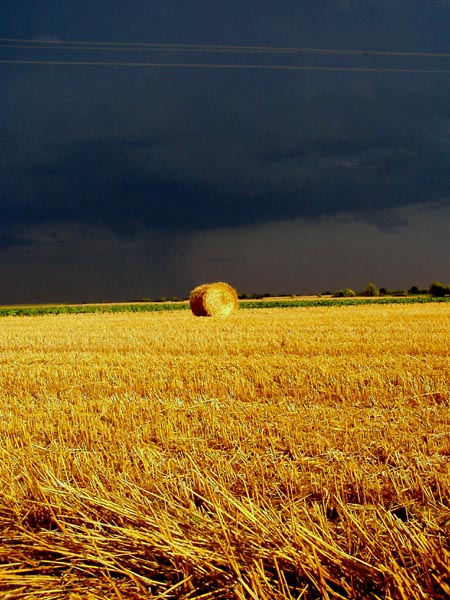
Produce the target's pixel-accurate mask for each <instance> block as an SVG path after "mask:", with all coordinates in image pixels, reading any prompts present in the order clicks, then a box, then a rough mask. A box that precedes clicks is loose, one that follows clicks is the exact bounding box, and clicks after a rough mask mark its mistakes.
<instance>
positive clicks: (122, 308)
mask: <svg viewBox="0 0 450 600" xmlns="http://www.w3.org/2000/svg"><path fill="white" fill-rule="evenodd" d="M426 302H450V297H433V296H413V297H406V298H404V297H399V298H395V297H394V298H392V297H386V298H375V299H373V298H346V299H343V298H338V299H333V298H318V299H317V300H288V299H286V300H251V301H246V302H240V303H239V306H240V307H241V308H243V309H247V308H295V307H317V306H349V305H362V304H417V303H421V304H422V303H426ZM187 309H189V304H188V303H142V304H137V303H136V304H86V305H80V304H79V305H71V304H60V305H48V306H4V307H0V317H8V316H39V315H60V314H82V313H115V312H159V311H170V310H187Z"/></svg>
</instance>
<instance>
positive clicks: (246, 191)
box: [0, 0, 450, 303]
mask: <svg viewBox="0 0 450 600" xmlns="http://www.w3.org/2000/svg"><path fill="white" fill-rule="evenodd" d="M192 6H194V8H192ZM449 30H450V0H428V1H427V2H423V0H420V1H419V0H363V1H362V0H314V1H313V0H311V1H303V0H279V1H278V2H273V1H272V0H271V1H270V2H269V1H265V0H239V1H237V0H228V1H227V2H224V1H223V0H220V1H219V0H207V1H206V0H196V2H195V3H190V2H186V1H185V0H164V1H163V2H156V1H152V0H128V1H127V2H122V1H121V2H118V1H116V0H96V2H91V1H89V2H88V1H87V0H77V2H73V1H71V2H69V1H65V0H41V1H40V2H36V1H35V0H14V1H13V0H3V1H2V3H1V5H0V37H1V38H2V41H0V46H2V47H0V61H6V62H0V303H21V302H48V301H55V302H64V301H69V302H70V301H72V302H77V301H102V300H104V301H108V300H111V301H117V300H131V299H136V298H141V297H154V296H162V295H165V296H172V295H179V296H187V295H188V293H189V290H190V289H192V288H193V287H195V286H196V285H197V284H199V283H203V282H206V281H217V280H224V281H228V282H229V283H231V284H232V285H234V286H235V287H237V288H238V289H239V290H241V291H253V292H270V293H273V294H275V293H310V292H313V293H315V292H320V291H326V290H336V289H339V288H342V287H352V288H355V289H357V290H359V289H364V288H365V286H366V285H367V283H368V282H370V281H375V282H376V283H377V284H378V285H379V286H385V287H392V288H395V289H403V288H408V287H410V286H412V285H418V286H419V287H426V286H428V285H429V284H430V283H431V282H432V281H433V280H435V279H441V280H443V281H445V282H450V235H449V232H450V35H449ZM6 40H25V41H23V42H21V41H15V42H10V41H6ZM26 40H29V42H27V41H26ZM70 41H72V42H85V43H86V42H87V44H85V45H84V49H82V46H80V44H78V45H72V48H71V49H68V46H67V42H70ZM100 42H101V43H114V44H115V45H114V46H111V45H109V46H108V45H100V44H99V43H100ZM93 43H96V45H94V44H93ZM138 43H140V44H171V45H174V44H187V45H197V46H202V47H197V48H196V49H194V48H190V49H186V48H184V49H183V50H182V51H181V49H180V48H178V51H175V49H174V48H171V49H168V48H165V51H163V52H162V51H157V50H156V49H155V48H154V47H153V48H152V47H150V46H147V47H146V48H144V47H142V46H140V47H137V46H134V47H131V46H130V45H128V46H126V45H125V44H138ZM218 45H220V46H227V48H225V51H222V52H218V51H217V50H216V51H213V48H211V46H218ZM11 46H14V47H11ZM28 46H31V47H28ZM230 46H241V47H247V48H248V47H249V46H252V47H255V46H257V47H263V48H266V49H267V48H301V49H325V50H333V51H334V52H333V53H311V52H308V53H305V52H299V53H297V54H292V53H291V54H287V53H275V52H268V51H265V52H262V51H252V52H250V51H248V50H247V49H244V48H241V49H240V50H239V51H236V49H234V51H231V50H232V49H231V48H230ZM359 50H363V51H365V53H355V54H351V53H350V54H345V53H343V52H342V53H337V52H336V51H359ZM376 52H391V53H392V54H377V53H376ZM408 53H412V54H408ZM427 54H428V55H427ZM429 54H432V55H433V56H430V55H429ZM438 54H444V56H436V55H438ZM445 54H447V56H445ZM13 61H23V62H24V63H31V62H33V61H34V62H37V61H43V62H46V61H47V62H52V61H53V62H55V61H62V62H66V63H67V62H78V63H80V62H96V63H98V62H109V63H119V62H120V63H127V65H125V66H119V65H109V66H107V65H97V66H94V65H81V64H78V65H73V64H57V65H53V64H22V63H18V62H13ZM131 62H140V63H165V64H167V63H177V64H180V63H183V64H193V63H195V64H205V65H208V64H209V65H211V66H209V67H208V66H206V67H149V66H129V63H131ZM212 65H239V66H240V67H241V68H229V67H227V68H219V67H217V66H212ZM248 65H255V66H259V67H261V66H271V67H277V66H290V67H300V66H301V67H308V68H310V69H309V70H295V69H279V68H273V69H262V68H242V67H244V66H245V67H247V66H248ZM324 67H326V68H327V69H330V70H324V69H323V68H324ZM348 68H357V69H360V70H345V69H348ZM427 70H430V71H444V72H440V73H439V72H428V73H427V72H424V71H427ZM445 71H447V73H445Z"/></svg>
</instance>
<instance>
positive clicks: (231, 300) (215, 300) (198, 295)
mask: <svg viewBox="0 0 450 600" xmlns="http://www.w3.org/2000/svg"><path fill="white" fill-rule="evenodd" d="M189 304H190V306H191V310H192V312H193V313H194V315H195V316H196V317H228V316H229V315H231V314H232V313H234V312H235V311H236V310H237V308H238V296H237V293H236V290H235V289H234V288H233V287H231V285H228V283H224V282H222V281H219V282H217V283H205V284H203V285H199V286H197V287H196V288H195V289H193V290H192V292H191V294H190V296H189Z"/></svg>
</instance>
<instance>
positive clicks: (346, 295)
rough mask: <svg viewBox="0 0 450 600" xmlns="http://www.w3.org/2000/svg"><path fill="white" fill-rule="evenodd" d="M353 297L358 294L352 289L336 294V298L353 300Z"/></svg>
mask: <svg viewBox="0 0 450 600" xmlns="http://www.w3.org/2000/svg"><path fill="white" fill-rule="evenodd" d="M353 296H356V292H355V291H354V290H352V289H351V288H345V289H343V290H339V291H338V292H336V293H335V294H334V297H335V298H352V297H353Z"/></svg>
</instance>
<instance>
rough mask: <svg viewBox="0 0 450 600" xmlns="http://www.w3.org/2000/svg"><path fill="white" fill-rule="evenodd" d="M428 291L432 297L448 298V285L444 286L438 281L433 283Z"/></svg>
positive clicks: (449, 293) (449, 291) (449, 292)
mask: <svg viewBox="0 0 450 600" xmlns="http://www.w3.org/2000/svg"><path fill="white" fill-rule="evenodd" d="M429 291H430V294H431V295H432V296H440V297H442V296H450V285H445V284H444V283H441V282H440V281H433V283H432V284H431V285H430V290H429Z"/></svg>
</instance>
